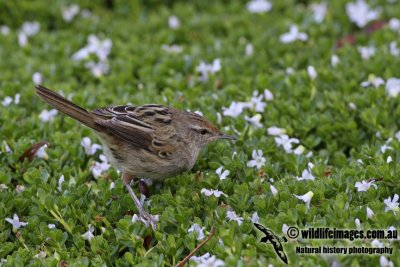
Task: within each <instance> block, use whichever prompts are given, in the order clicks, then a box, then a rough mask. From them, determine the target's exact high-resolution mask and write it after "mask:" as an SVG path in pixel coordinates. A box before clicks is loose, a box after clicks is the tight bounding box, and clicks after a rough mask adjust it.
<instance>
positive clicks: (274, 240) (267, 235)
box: [254, 223, 288, 264]
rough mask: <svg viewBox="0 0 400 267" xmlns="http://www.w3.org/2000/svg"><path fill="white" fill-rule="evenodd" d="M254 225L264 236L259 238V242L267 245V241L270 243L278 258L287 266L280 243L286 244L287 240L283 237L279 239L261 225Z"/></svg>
mask: <svg viewBox="0 0 400 267" xmlns="http://www.w3.org/2000/svg"><path fill="white" fill-rule="evenodd" d="M254 225H255V226H256V227H257V229H258V230H260V231H261V232H263V233H264V234H265V236H264V237H263V238H261V240H260V242H263V243H267V242H268V241H270V242H271V244H272V246H273V247H274V249H275V252H276V254H277V255H278V256H279V258H280V259H281V260H282V261H283V262H284V263H286V264H288V260H287V257H286V254H285V252H284V251H283V246H282V243H281V242H287V238H286V237H285V236H284V237H282V238H279V237H278V236H277V235H275V234H274V233H273V232H272V231H271V230H269V229H268V228H265V227H264V226H262V225H261V224H258V223H254Z"/></svg>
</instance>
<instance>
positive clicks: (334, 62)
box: [331, 55, 340, 67]
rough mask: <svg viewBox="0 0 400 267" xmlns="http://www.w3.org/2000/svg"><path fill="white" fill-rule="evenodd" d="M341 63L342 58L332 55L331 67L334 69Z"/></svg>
mask: <svg viewBox="0 0 400 267" xmlns="http://www.w3.org/2000/svg"><path fill="white" fill-rule="evenodd" d="M339 63H340V58H339V57H338V56H337V55H332V56H331V65H332V67H336V66H337V64H339Z"/></svg>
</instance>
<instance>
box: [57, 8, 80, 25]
mask: <svg viewBox="0 0 400 267" xmlns="http://www.w3.org/2000/svg"><path fill="white" fill-rule="evenodd" d="M79 9H80V8H79V6H78V5H77V4H72V5H70V6H67V7H63V8H62V9H61V14H62V17H63V19H64V21H66V22H71V21H72V20H73V19H74V17H75V16H76V15H78V13H79Z"/></svg>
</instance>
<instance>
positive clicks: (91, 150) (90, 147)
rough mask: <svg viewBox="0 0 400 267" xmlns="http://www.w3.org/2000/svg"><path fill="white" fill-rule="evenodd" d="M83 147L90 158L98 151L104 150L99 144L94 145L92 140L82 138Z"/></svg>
mask: <svg viewBox="0 0 400 267" xmlns="http://www.w3.org/2000/svg"><path fill="white" fill-rule="evenodd" d="M81 146H82V147H83V148H84V149H85V153H86V155H88V156H91V155H94V154H95V153H96V151H97V150H102V149H103V147H102V146H101V145H99V144H92V140H91V139H90V138H89V137H84V138H82V141H81Z"/></svg>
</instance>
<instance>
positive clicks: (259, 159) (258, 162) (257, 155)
mask: <svg viewBox="0 0 400 267" xmlns="http://www.w3.org/2000/svg"><path fill="white" fill-rule="evenodd" d="M252 157H253V159H252V160H250V161H249V162H247V167H250V168H253V167H256V168H257V169H258V170H259V169H260V168H261V167H262V166H264V165H265V162H266V159H265V158H264V157H263V152H262V150H261V149H259V150H257V151H256V150H255V149H254V150H253V153H252Z"/></svg>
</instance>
